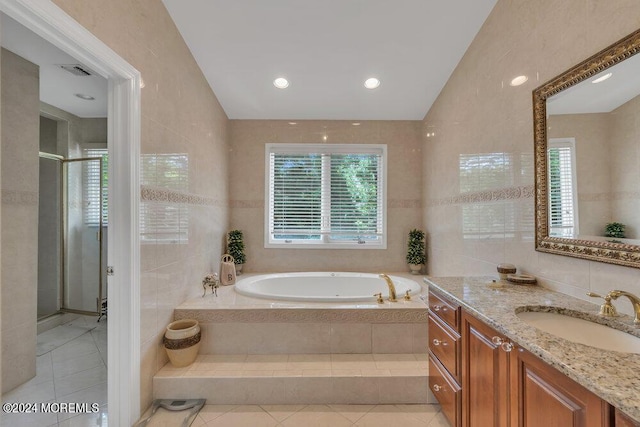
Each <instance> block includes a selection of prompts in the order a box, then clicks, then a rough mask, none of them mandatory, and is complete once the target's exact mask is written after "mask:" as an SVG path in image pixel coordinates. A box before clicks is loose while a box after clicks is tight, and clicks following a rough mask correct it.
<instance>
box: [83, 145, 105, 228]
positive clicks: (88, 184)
mask: <svg viewBox="0 0 640 427" xmlns="http://www.w3.org/2000/svg"><path fill="white" fill-rule="evenodd" d="M83 151H84V157H87V158H91V157H97V158H100V159H101V160H100V161H99V160H90V161H84V162H83V165H82V166H83V167H82V173H83V180H84V186H83V188H84V199H85V201H86V202H87V203H85V209H84V222H85V224H88V225H100V215H101V214H102V225H103V226H106V225H107V223H108V200H109V198H108V193H107V191H108V190H107V184H108V168H107V165H108V163H109V161H108V155H107V149H106V148H85V149H84V150H83Z"/></svg>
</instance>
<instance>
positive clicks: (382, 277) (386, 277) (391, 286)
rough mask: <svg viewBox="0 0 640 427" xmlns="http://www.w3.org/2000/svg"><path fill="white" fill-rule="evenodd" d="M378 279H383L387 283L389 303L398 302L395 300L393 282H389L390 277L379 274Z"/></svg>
mask: <svg viewBox="0 0 640 427" xmlns="http://www.w3.org/2000/svg"><path fill="white" fill-rule="evenodd" d="M379 277H380V278H381V279H384V280H385V281H386V282H387V286H388V287H389V301H391V302H396V301H398V300H397V299H396V287H395V286H394V285H393V281H392V280H391V277H389V276H387V275H386V274H384V273H381V274H380V275H379Z"/></svg>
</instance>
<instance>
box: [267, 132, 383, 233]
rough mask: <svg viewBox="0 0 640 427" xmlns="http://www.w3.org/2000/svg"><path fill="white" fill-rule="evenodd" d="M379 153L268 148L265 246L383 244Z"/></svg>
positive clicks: (352, 148)
mask: <svg viewBox="0 0 640 427" xmlns="http://www.w3.org/2000/svg"><path fill="white" fill-rule="evenodd" d="M384 152H385V149H384V148H382V146H362V145H341V144H340V145H338V144H335V145H329V144H327V145H321V146H315V145H310V144H269V145H268V147H267V163H268V167H267V174H268V176H267V182H268V189H267V192H268V206H267V215H266V217H267V218H266V222H267V224H266V225H267V230H268V242H267V243H270V244H281V243H282V244H291V243H297V244H328V245H331V244H334V245H336V244H337V245H340V244H359V245H361V244H364V243H368V244H374V245H376V244H377V245H381V244H383V242H384V225H385V224H384Z"/></svg>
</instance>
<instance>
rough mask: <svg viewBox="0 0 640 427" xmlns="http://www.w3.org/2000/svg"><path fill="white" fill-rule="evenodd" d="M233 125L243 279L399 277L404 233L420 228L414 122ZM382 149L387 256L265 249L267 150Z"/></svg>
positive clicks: (234, 217)
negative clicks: (293, 274) (279, 146)
mask: <svg viewBox="0 0 640 427" xmlns="http://www.w3.org/2000/svg"><path fill="white" fill-rule="evenodd" d="M294 123H296V124H295V125H291V124H289V122H288V121H281V120H231V147H232V149H231V156H230V159H229V174H230V175H229V179H230V181H229V182H230V191H231V193H230V198H231V224H230V227H231V228H239V229H242V230H243V232H244V236H245V245H246V254H247V264H246V265H245V268H246V271H247V272H274V271H275V272H283V271H313V270H316V271H329V270H336V271H364V272H377V271H405V270H406V269H407V267H406V262H405V260H404V257H405V254H406V241H407V237H406V236H407V234H408V232H409V230H410V229H412V228H419V227H420V225H421V222H422V218H421V217H420V213H421V211H422V207H421V201H420V195H421V185H422V183H421V179H420V176H421V164H420V158H421V144H420V122H419V121H362V122H358V123H360V125H359V126H354V125H353V124H352V122H351V121H335V120H334V121H314V120H304V121H299V120H298V121H296V122H294ZM324 136H326V137H327V140H326V142H327V143H336V144H339V143H343V144H344V143H348V144H387V150H388V157H389V162H388V168H387V174H388V177H389V179H388V187H387V193H388V201H387V208H388V221H387V229H388V244H387V249H386V250H344V249H341V250H328V249H313V250H299V249H297V250H296V249H273V248H269V249H265V248H264V194H265V187H264V185H265V176H264V174H265V170H264V163H265V158H264V156H265V154H264V146H265V144H266V143H276V142H279V143H321V142H323V141H324V140H323V137H324Z"/></svg>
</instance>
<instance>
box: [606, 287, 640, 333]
mask: <svg viewBox="0 0 640 427" xmlns="http://www.w3.org/2000/svg"><path fill="white" fill-rule="evenodd" d="M607 296H608V297H610V298H611V299H613V300H617V299H618V298H619V297H627V298H629V301H631V304H633V311H634V313H635V317H634V319H633V323H635V324H636V325H640V298H638V297H637V296H635V295H634V294H632V293H630V292H627V291H619V290H613V291H611V292H609V293H608V294H607Z"/></svg>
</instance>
